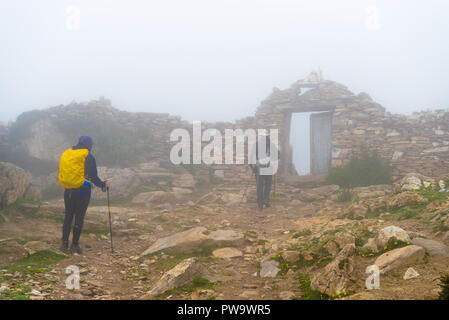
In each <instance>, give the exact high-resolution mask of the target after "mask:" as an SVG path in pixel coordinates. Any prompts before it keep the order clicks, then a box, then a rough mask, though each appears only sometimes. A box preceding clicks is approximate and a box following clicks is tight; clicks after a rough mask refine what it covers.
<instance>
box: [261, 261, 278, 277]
mask: <svg viewBox="0 0 449 320" xmlns="http://www.w3.org/2000/svg"><path fill="white" fill-rule="evenodd" d="M279 271H281V269H279V262H277V261H275V260H267V261H264V262H262V265H261V269H260V277H262V278H274V277H276V276H277V274H278V273H279Z"/></svg>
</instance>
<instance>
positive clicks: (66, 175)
mask: <svg viewBox="0 0 449 320" xmlns="http://www.w3.org/2000/svg"><path fill="white" fill-rule="evenodd" d="M88 154H89V150H87V149H77V150H73V149H71V148H70V149H67V150H66V151H65V152H64V153H63V154H62V156H61V161H60V162H59V183H60V184H61V186H62V187H63V188H64V189H76V188H79V187H81V186H82V185H83V184H84V180H85V179H84V161H85V160H86V157H87V155H88Z"/></svg>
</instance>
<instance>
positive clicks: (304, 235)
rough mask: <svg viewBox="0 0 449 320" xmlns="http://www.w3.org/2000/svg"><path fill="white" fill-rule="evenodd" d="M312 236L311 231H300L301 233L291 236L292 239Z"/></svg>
mask: <svg viewBox="0 0 449 320" xmlns="http://www.w3.org/2000/svg"><path fill="white" fill-rule="evenodd" d="M311 234H312V231H310V230H309V229H307V230H304V231H301V232H296V233H294V234H293V238H299V237H307V236H310V235H311Z"/></svg>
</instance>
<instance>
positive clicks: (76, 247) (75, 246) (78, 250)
mask: <svg viewBox="0 0 449 320" xmlns="http://www.w3.org/2000/svg"><path fill="white" fill-rule="evenodd" d="M70 252H71V253H78V254H81V253H83V250H81V248H80V246H79V245H78V244H73V243H72V245H71V246H70Z"/></svg>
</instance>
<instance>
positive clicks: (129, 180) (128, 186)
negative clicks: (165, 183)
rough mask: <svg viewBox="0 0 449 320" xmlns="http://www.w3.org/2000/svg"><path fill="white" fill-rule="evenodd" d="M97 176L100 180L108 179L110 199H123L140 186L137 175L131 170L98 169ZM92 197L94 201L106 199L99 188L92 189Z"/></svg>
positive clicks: (104, 193)
mask: <svg viewBox="0 0 449 320" xmlns="http://www.w3.org/2000/svg"><path fill="white" fill-rule="evenodd" d="M98 176H99V177H100V178H101V179H110V180H111V188H110V189H109V195H110V197H111V198H125V197H127V196H129V195H130V194H132V193H133V192H134V190H136V188H137V187H139V186H140V185H141V184H142V181H141V179H140V178H139V176H138V174H137V173H136V172H135V171H134V170H133V169H131V168H107V167H98ZM92 196H93V197H94V198H96V199H106V196H107V195H106V192H103V191H101V189H100V188H93V190H92Z"/></svg>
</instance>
